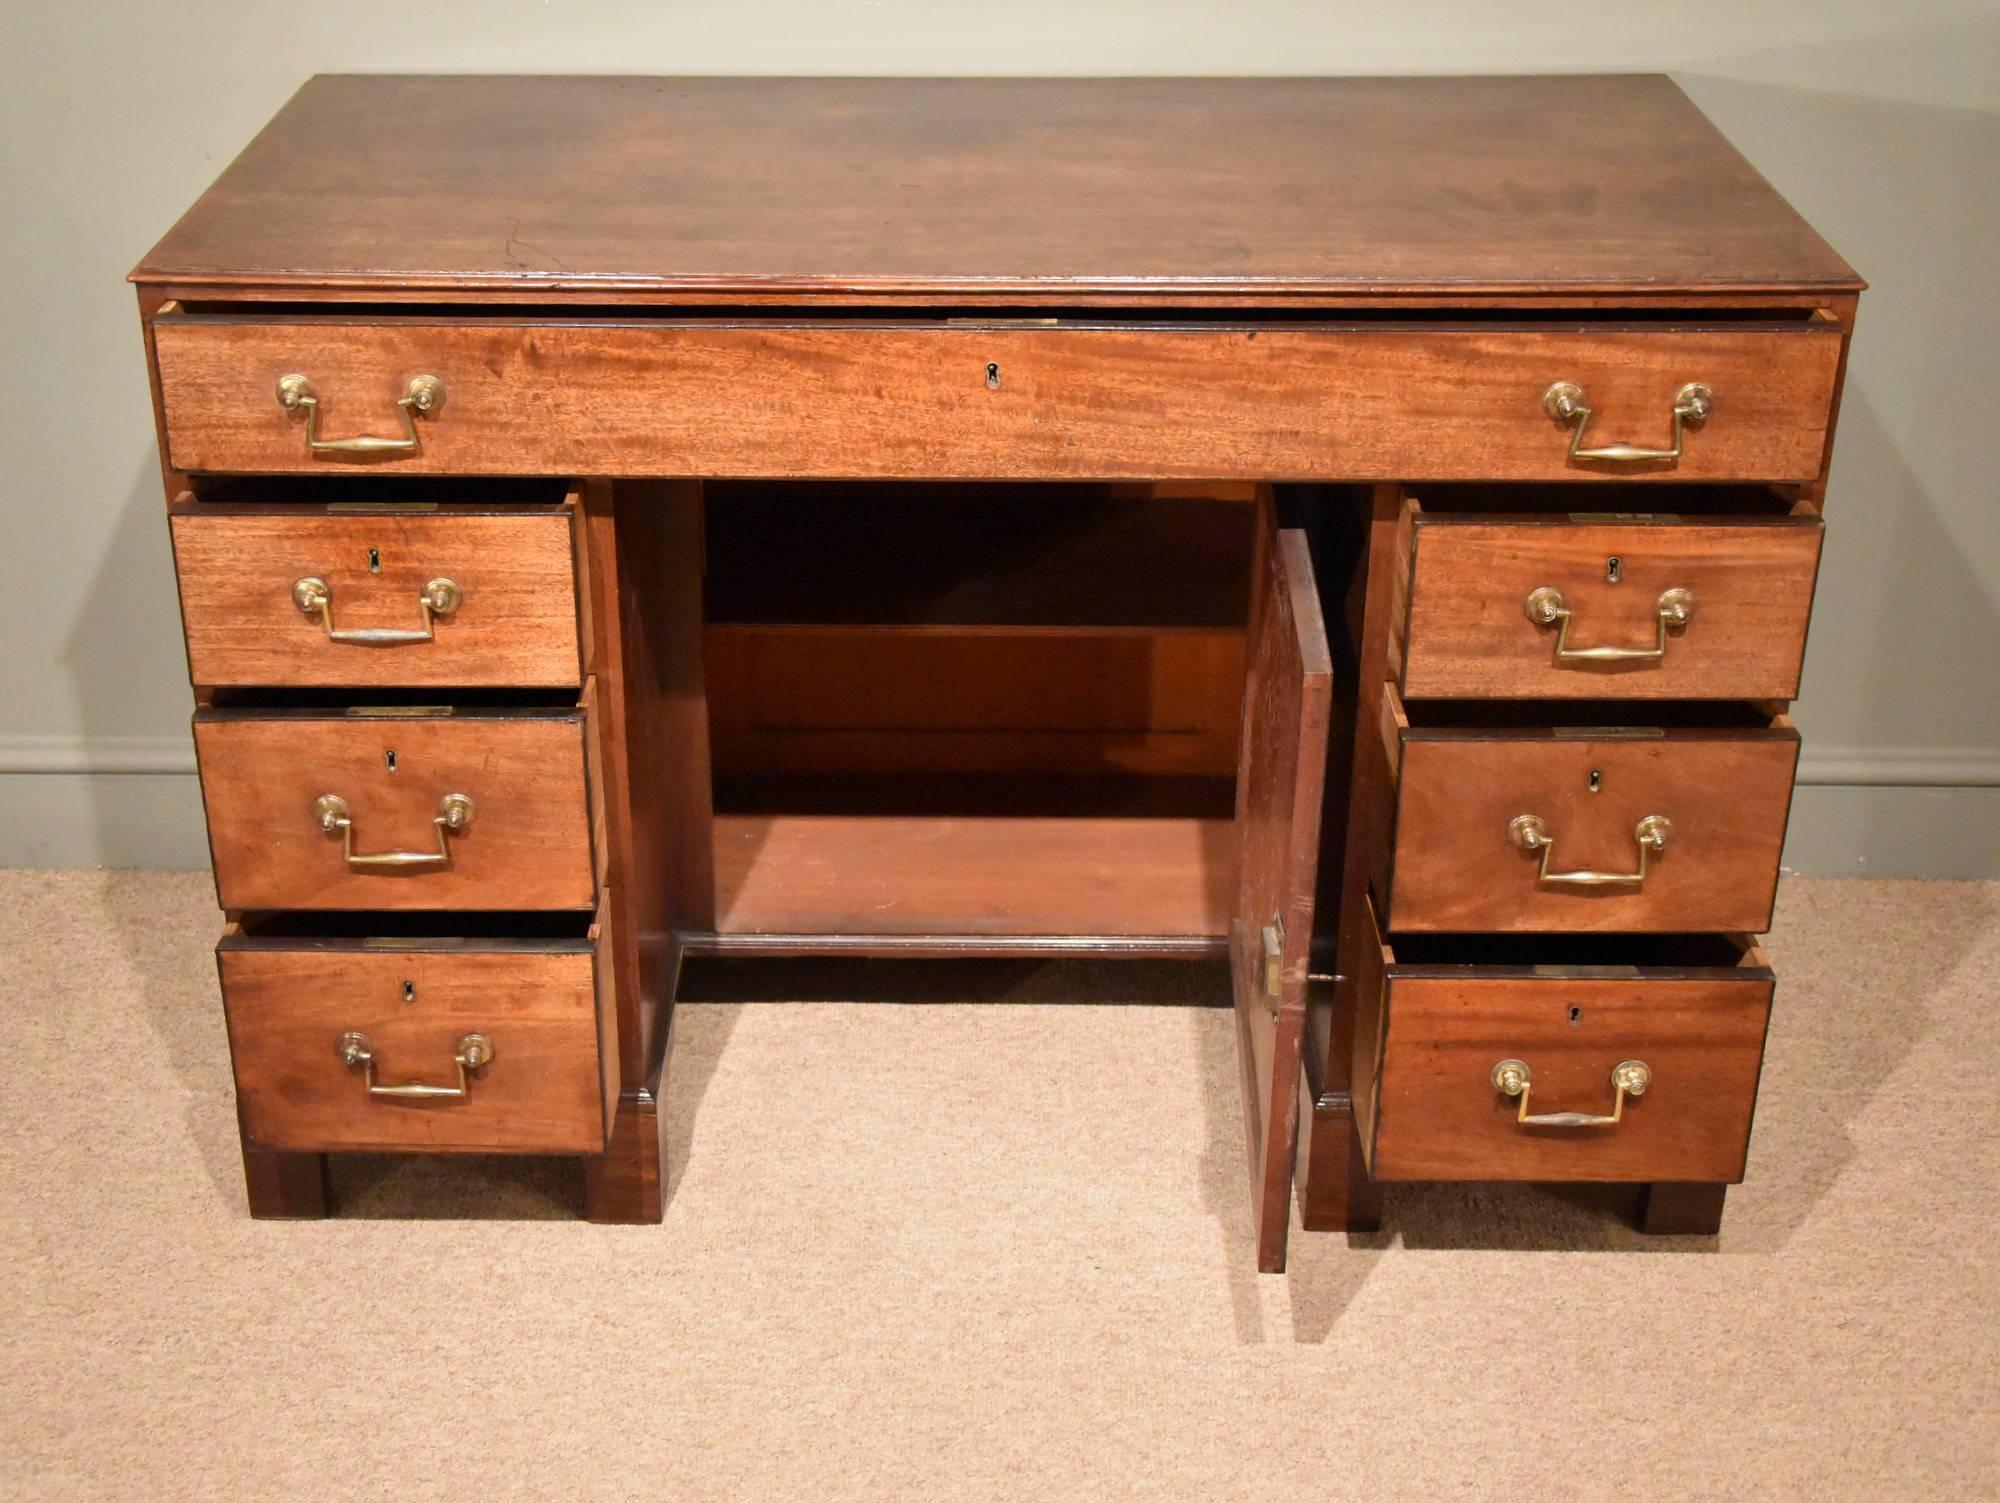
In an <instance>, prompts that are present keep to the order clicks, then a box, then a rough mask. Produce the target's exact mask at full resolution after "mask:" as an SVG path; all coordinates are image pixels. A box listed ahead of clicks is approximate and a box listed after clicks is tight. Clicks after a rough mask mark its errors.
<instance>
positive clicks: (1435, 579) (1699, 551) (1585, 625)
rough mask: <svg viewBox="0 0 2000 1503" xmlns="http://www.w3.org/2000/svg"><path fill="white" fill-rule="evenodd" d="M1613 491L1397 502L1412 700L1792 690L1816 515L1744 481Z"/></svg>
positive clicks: (1397, 643) (1402, 657)
mask: <svg viewBox="0 0 2000 1503" xmlns="http://www.w3.org/2000/svg"><path fill="white" fill-rule="evenodd" d="M1606 489H1607V490H1609V492H1610V493H1609V494H1605V493H1604V492H1603V491H1593V492H1590V493H1587V494H1586V495H1585V496H1583V497H1577V496H1574V495H1571V494H1565V496H1564V499H1563V500H1562V501H1560V502H1558V501H1557V500H1556V497H1555V493H1554V492H1553V490H1552V489H1551V488H1549V487H1546V486H1544V487H1530V486H1510V487H1440V488H1426V490H1425V493H1424V499H1423V500H1422V501H1421V502H1420V501H1418V500H1416V499H1414V498H1413V499H1411V500H1410V501H1408V502H1407V503H1406V511H1405V516H1404V525H1403V526H1402V527H1401V528H1400V529H1399V532H1398V537H1399V540H1400V541H1401V544H1402V547H1403V550H1404V555H1405V556H1404V557H1403V558H1401V559H1399V560H1398V561H1397V562H1396V565H1395V567H1396V570H1397V583H1398V585H1399V586H1400V587H1402V588H1403V589H1404V591H1405V595H1404V611H1403V614H1402V619H1401V620H1400V621H1399V622H1398V623H1397V629H1396V631H1394V632H1393V633H1392V634H1391V645H1390V652H1391V659H1392V662H1391V671H1392V672H1393V673H1395V674H1396V675H1397V678H1398V682H1399V684H1400V686H1401V688H1402V691H1403V697H1404V698H1405V699H1410V700H1416V699H1785V700H1788V699H1792V698H1795V697H1796V696H1797V694H1798V689H1799V664H1800V660H1801V659H1802V658H1803V657H1804V655H1805V646H1806V625H1807V621H1808V619H1809V618H1810V616H1811V615H1812V602H1813V584H1814V581H1815V580H1816V579H1817V577H1818V573H1819V554H1820V539H1821V535H1822V532H1823V528H1822V527H1821V525H1820V519H1819V516H1818V514H1817V513H1815V512H1814V511H1812V510H1811V508H1809V507H1807V506H1805V505H1804V504H1803V503H1796V502H1791V501H1788V500H1786V499H1785V498H1783V497H1781V496H1778V495H1776V494H1774V493H1772V492H1769V491H1764V490H1758V489H1754V488H1749V487H1737V488H1725V487H1714V486H1690V487H1685V488H1683V490H1682V491H1680V492H1677V493H1673V494H1662V493H1660V492H1659V491H1657V490H1654V491H1647V492H1644V493H1643V495H1642V494H1637V493H1636V492H1637V489H1638V488H1636V487H1620V488H1606ZM1531 504H1538V505H1541V506H1545V507H1546V506H1551V505H1564V506H1565V507H1566V508H1573V509H1565V510H1564V511H1562V512H1550V511H1528V510H1525V509H1517V508H1525V507H1527V506H1528V505H1531ZM1627 507H1630V508H1632V509H1631V510H1626V509H1625V508H1627ZM1585 508H1587V510H1586V509H1585Z"/></svg>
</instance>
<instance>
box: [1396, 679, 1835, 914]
mask: <svg viewBox="0 0 2000 1503" xmlns="http://www.w3.org/2000/svg"><path fill="white" fill-rule="evenodd" d="M1642 708H1644V716H1643V718H1641V717H1640V716H1638V715H1635V714H1634V707H1631V706H1619V705H1615V704H1614V705H1600V704H1587V705H1582V706H1576V705H1557V706H1548V705H1536V704H1518V703H1465V702H1449V701H1441V702H1433V703H1428V704H1421V705H1419V704H1414V703H1413V704H1411V705H1409V706H1407V707H1406V706H1405V705H1404V703H1403V700H1402V697H1401V695H1399V694H1398V693H1397V692H1396V688H1395V686H1394V685H1393V684H1387V685H1384V686H1383V691H1382V703H1381V731H1382V736H1381V745H1382V755H1383V756H1384V757H1385V758H1386V759H1387V761H1388V765H1389V769H1390V775H1391V779H1392V781H1393V783H1394V784H1395V788H1396V795H1395V809H1396V825H1395V836H1394V839H1393V841H1392V842H1391V846H1390V851H1389V862H1390V865H1389V869H1388V870H1387V871H1386V872H1383V873H1378V874H1377V881H1376V891H1377V892H1380V893H1386V894H1387V902H1386V903H1385V905H1384V918H1385V920H1386V922H1387V924H1388V927H1389V928H1390V929H1391V930H1394V931H1396V932H1398V933H1402V932H1413V931H1429V932H1440V933H1453V932H1476V931H1484V932H1506V931H1515V932H1550V933H1562V932H1575V931H1582V930H1596V931H1625V932H1636V933H1675V932H1691V931H1696V930H1703V931H1711V932H1717V933H1738V932H1740V933H1750V934H1761V933H1762V932H1763V931H1764V930H1766V929H1768V928H1770V927H1771V904H1772V902H1773V900H1774V898H1775V896H1776V892H1777V885H1778V863H1779V858H1780V856H1781V855H1782V853H1783V851H1784V846H1785V824H1786V819H1787V817H1788V815H1789V814H1790V811H1791V801H1792V777H1793V773H1794V771H1795V769H1796V767H1797V764H1798V756H1799V736H1798V732H1797V731H1796V730H1795V729H1794V728H1793V727H1792V724H1791V722H1790V721H1789V720H1788V719H1786V718H1785V717H1784V716H1783V715H1772V714H1768V713H1766V712H1764V711H1763V710H1760V709H1757V708H1755V707H1752V706H1748V705H1717V706H1675V707H1671V708H1659V707H1642ZM1553 715H1560V716H1562V717H1563V718H1564V719H1565V720H1568V719H1569V718H1570V717H1574V723H1571V724H1558V725H1550V724H1549V723H1548V722H1549V720H1550V718H1551V717H1552V716H1553ZM1635 721H1637V722H1638V723H1634V722H1635Z"/></svg>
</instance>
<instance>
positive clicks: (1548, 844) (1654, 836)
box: [1507, 814, 1674, 887]
mask: <svg viewBox="0 0 2000 1503" xmlns="http://www.w3.org/2000/svg"><path fill="white" fill-rule="evenodd" d="M1673 833H1674V822H1673V821H1672V820H1671V819H1668V818H1667V817H1666V815H1664V814H1648V815H1647V816H1646V817H1645V818H1644V819H1642V820H1640V821H1639V822H1638V824H1636V825H1634V826H1633V827H1632V839H1633V841H1634V843H1636V844H1637V845H1638V847H1639V867H1638V870H1637V871H1629V872H1593V871H1575V872H1552V871H1550V870H1549V860H1550V858H1551V857H1553V856H1554V855H1555V853H1556V839H1555V836H1553V835H1551V834H1550V833H1549V827H1548V825H1547V824H1546V823H1545V822H1544V821H1543V819H1542V817H1541V816H1540V815H1539V814H1516V815H1515V816H1514V817H1513V818H1512V819H1511V820H1509V821H1508V822H1507V838H1508V839H1509V840H1511V841H1512V842H1513V843H1514V844H1515V845H1516V846H1518V847H1520V848H1521V849H1522V850H1524V851H1540V852H1541V853H1542V865H1541V869H1540V870H1539V871H1537V872H1536V873H1535V880H1536V881H1537V882H1551V883H1558V884H1566V885H1568V886H1570V887H1616V886H1624V885H1627V884H1629V885H1631V886H1633V887H1638V886H1641V885H1643V884H1644V882H1645V880H1646V858H1647V857H1648V856H1649V855H1653V854H1656V853H1658V852H1660V851H1664V850H1665V849H1666V848H1667V837H1668V836H1670V835H1672V834H1673Z"/></svg>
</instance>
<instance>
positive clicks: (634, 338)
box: [153, 314, 1842, 481]
mask: <svg viewBox="0 0 2000 1503" xmlns="http://www.w3.org/2000/svg"><path fill="white" fill-rule="evenodd" d="M153 331H154V347H155V351H156V353H157V357H158V365H159V385H160V396H161V402H162V404H163V407H164V411H165V416H166V431H167V442H168V447H169V452H170V455H171V459H172V463H173V465H174V466H175V467H177V468H179V469H182V470H189V471H199V470H223V471H230V470H237V471H267V472H303V471H309V470H315V469H325V468H328V467H329V466H335V465H339V464H342V463H353V462H362V463H368V464H372V465H376V466H380V467H383V468H388V469H392V470H397V471H409V472H420V473H455V474H465V475H481V474H521V475H531V474H538V475H567V474H593V475H606V476H622V475H662V474H670V475H694V476H707V475H729V476H741V477H757V476H787V475H839V476H846V477H852V478H864V477H871V476H910V477H927V478H936V477H940V476H944V477H957V478H965V479H973V478H981V477H997V478H1007V477H1040V478H1050V479H1054V478H1064V477H1075V478H1119V477H1145V478H1162V479H1164V478H1173V477H1179V476H1187V477H1198V478H1202V479H1211V480H1215V479H1236V478H1244V479H1269V478H1271V477H1273V476H1277V477H1283V478H1288V479H1316V478H1329V479H1331V478H1341V479H1349V480H1366V479H1405V480H1425V479H1448V478H1482V479H1490V480H1507V479H1520V480H1553V479H1588V478H1619V479H1630V478H1633V477H1634V476H1638V477H1646V476H1664V477H1668V478H1678V479H1741V480H1773V481H1776V480H1795V481H1796V480H1809V479H1812V478H1815V477H1817V476H1818V474H1819V473H1820V469H1821V460H1822V457H1823V454H1824V451H1825V447H1826V432H1827V425H1828V422H1829V418H1830V415H1831V411H1832V405H1833V394H1834V384H1835V375H1836V372H1837V369H1838V366H1839V358H1840V351H1841V345H1842V337H1841V334H1840V331H1839V330H1838V329H1837V328H1835V327H1833V326H1831V325H1824V324H1817V323H1812V324H1798V325H1782V326H1781V325H1733V326H1725V327H1720V328H1700V329H1690V328H1678V327H1674V326H1671V325H1668V326H1661V327H1652V328H1625V327H1618V326H1612V325H1606V326H1603V327H1601V328H1594V329H1582V330H1579V329H1578V328H1576V326H1575V325H1570V326H1568V327H1550V326H1535V325H1523V326H1520V327H1503V328H1494V327H1492V326H1481V327H1469V328H1468V327H1456V328H1455V327H1450V326H1439V327H1411V326H1410V325H1400V326H1399V325H1389V324H1385V325H1364V326H1353V325H1345V326H1343V325H1324V326H1316V327H1300V326H1298V325H1289V326H1272V327H1265V328H1259V329H1245V328H1240V327H1239V328H1228V327H1224V328H1217V327H1214V326H1208V327H1197V328H1186V327H1182V328H1174V327H1166V326H1157V325H1155V326H1134V327H1124V328H1114V329H1106V328H1101V327H1100V328H1090V327H1069V328H1021V327H1017V326H1000V327H994V328H978V327H966V326H958V325H935V324H933V325H917V326H912V325H908V324H891V325H878V326H873V327H870V326H866V325H845V326H840V327H827V326H824V325H822V326H810V325H804V326H802V325H790V326H786V325H769V326H756V325H750V324H736V325H728V324H720V323H715V324H686V323H682V324H674V323H668V322H657V321H656V322H651V323H647V322H643V321H639V320H632V321H626V322H616V321H602V322H595V323H588V322H585V323H579V322H563V323H556V322H553V321H550V322H545V323H530V322H504V321H495V320H473V319H470V318H468V319H466V320H463V321H456V322H453V321H432V320H425V319H415V320H398V321H389V320H381V321H374V320H370V319H367V318H359V319H338V318H333V317H321V318H302V319H295V320H264V319H255V318H235V317H218V316H204V315H185V314H170V315H166V316H163V317H161V318H160V319H158V320H157V321H156V322H155V323H154V325H153ZM288 376H303V377H304V378H306V380H307V381H308V383H309V384H310V387H311V390H312V393H313V394H314V405H312V406H311V408H310V411H309V412H308V409H307V408H306V407H305V406H303V405H298V404H295V405H293V406H292V407H290V408H287V407H285V406H283V405H281V403H280V400H279V395H278V394H279V388H280V382H281V380H283V378H285V377H288ZM427 376H428V377H435V378H436V381H437V383H438V386H437V387H431V388H419V389H418V390H419V393H420V394H421V393H422V392H425V391H428V392H429V396H428V397H425V398H424V400H426V401H429V403H430V410H428V411H425V412H423V413H422V414H421V415H416V413H417V407H416V401H415V399H414V398H412V399H411V403H412V404H411V405H410V406H408V407H405V406H402V405H399V404H401V403H402V402H403V401H404V400H405V399H406V398H411V393H412V383H413V382H415V381H417V379H418V378H420V377H427ZM1563 381H1567V382H1570V383H1572V384H1573V385H1575V386H1577V387H1578V388H1580V389H1582V390H1583V391H1584V392H1585V394H1586V395H1587V397H1588V403H1589V406H1590V411H1591V414H1592V416H1591V418H1590V419H1589V426H1588V432H1587V437H1588V439H1589V441H1590V444H1591V446H1601V445H1602V444H1603V443H1604V442H1605V441H1607V440H1610V439H1622V440H1624V441H1626V442H1628V443H1630V444H1635V445H1638V444H1646V445H1652V446H1656V447H1658V446H1665V445H1667V444H1668V443H1669V440H1670V437H1671V433H1672V430H1673V418H1672V409H1673V406H1674V402H1675V396H1676V393H1677V392H1679V390H1680V389H1681V388H1682V387H1683V386H1685V385H1686V384H1688V383H1690V382H1699V383H1702V384H1704V385H1706V386H1707V387H1708V388H1709V389H1710V390H1711V391H1712V392H1713V394H1714V403H1713V411H1712V412H1711V413H1710V414H1709V416H1708V417H1707V419H1706V420H1705V421H1703V422H1701V423H1700V424H1698V425H1690V426H1689V427H1688V429H1687V438H1686V444H1685V449H1684V452H1683V454H1682V455H1681V457H1680V458H1679V459H1678V460H1647V461H1641V462H1638V463H1636V464H1631V463H1616V462H1610V461H1603V460H1577V459H1573V458H1571V457H1570V453H1569V449H1570V446H1571V440H1572V437H1573V436H1574V433H1575V431H1576V421H1575V420H1574V419H1570V420H1562V419H1558V418H1557V417H1555V416H1552V415H1551V413H1550V412H1549V411H1547V410H1545V409H1544V406H1543V401H1542V399H1543V394H1544V393H1545V392H1546V391H1547V390H1548V389H1549V388H1550V387H1551V386H1552V385H1553V384H1555V383H1557V382H1563ZM440 389H441V393H442V395H441V396H440V395H439V391H440ZM291 390H292V391H293V392H294V393H296V392H297V390H298V388H297V387H296V385H294V386H293V387H292V388H291ZM309 421H310V423H311V424H312V425H313V426H312V432H313V434H314V435H315V436H316V437H317V439H318V440H319V441H320V442H322V443H327V442H340V441H344V440H347V439H351V438H355V437H359V436H371V437H376V438H385V439H388V440H390V441H392V442H393V443H397V444H404V445H408V447H403V448H390V449H383V448H379V447H376V448H371V449H368V450H364V451H360V452H355V451H352V450H345V451H343V450H331V451H321V452H318V453H314V452H310V451H309V450H308V448H307V439H308V423H309Z"/></svg>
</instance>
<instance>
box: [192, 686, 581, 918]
mask: <svg viewBox="0 0 2000 1503" xmlns="http://www.w3.org/2000/svg"><path fill="white" fill-rule="evenodd" d="M194 740H195V755H196V760H197V762H198V763H199V767H200V771H201V787H202V799H203V802H204V804H205V805H206V807H207V811H208V840H209V847H210V851H211V854H212V855H213V858H214V862H215V885H216V890H217V894H218V896H219V898H220V900H221V903H222V906H223V907H224V908H227V909H266V908H273V909H274V908H300V909H322V908H346V909H362V908H377V909H422V908H440V909H498V908H544V909H546V908H589V907H591V906H592V905H593V904H594V903H595V901H596V885H595V880H594V874H593V872H592V868H591V838H590V807H589V794H588V789H587V787H586V778H585V772H584V717H583V714H582V712H581V711H550V712H546V713H535V714H510V715H502V714H495V715H480V714H476V713H465V712H460V713H458V714H455V715H447V716H442V717H440V716H430V717H414V716H399V715H387V716H380V717H375V716H361V717H352V718H349V717H341V718H318V717H314V716H306V715H295V714H293V715H285V714H274V715H257V714H245V713H232V712H228V711H216V710H203V711H200V712H198V713H197V714H196V716H195V727H194ZM392 754H393V755H392ZM460 795H462V796H463V798H464V799H465V800H466V801H468V802H469V805H470V808H469V810H468V809H467V808H466V805H465V804H460V803H457V802H455V798H456V796H460ZM328 798H333V799H338V800H339V801H340V805H339V807H337V808H335V807H331V806H329V805H328V804H326V803H325V802H323V801H324V800H326V799H328ZM342 819H344V820H345V821H346V823H345V824H344V825H343V824H342V823H341V820H342ZM383 857H394V858H396V859H392V860H383V859H380V858H383Z"/></svg>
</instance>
